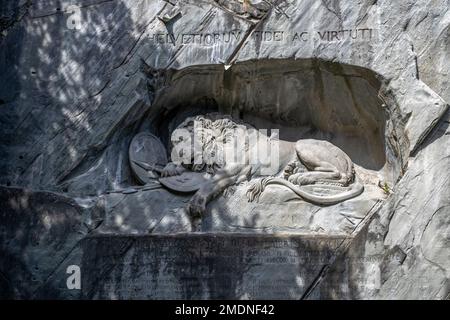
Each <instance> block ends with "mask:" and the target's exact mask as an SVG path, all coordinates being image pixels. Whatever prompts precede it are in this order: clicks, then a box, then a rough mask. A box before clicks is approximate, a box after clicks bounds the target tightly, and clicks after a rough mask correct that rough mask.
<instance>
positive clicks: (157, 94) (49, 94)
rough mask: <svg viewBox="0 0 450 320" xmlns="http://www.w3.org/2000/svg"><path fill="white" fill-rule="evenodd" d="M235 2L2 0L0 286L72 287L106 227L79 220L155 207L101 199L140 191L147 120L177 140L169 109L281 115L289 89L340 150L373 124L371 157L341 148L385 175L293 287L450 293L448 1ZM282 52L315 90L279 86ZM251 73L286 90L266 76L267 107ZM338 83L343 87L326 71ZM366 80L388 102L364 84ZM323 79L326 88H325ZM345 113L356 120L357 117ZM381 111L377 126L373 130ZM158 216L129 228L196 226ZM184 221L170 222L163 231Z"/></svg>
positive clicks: (28, 289)
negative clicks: (326, 256)
mask: <svg viewBox="0 0 450 320" xmlns="http://www.w3.org/2000/svg"><path fill="white" fill-rule="evenodd" d="M225 2H226V1H213V0H200V1H197V0H195V1H194V0H178V1H175V0H173V1H162V0H154V1H147V0H137V1H127V2H124V1H118V0H110V1H104V0H80V1H78V2H77V4H79V5H80V6H79V8H80V10H79V11H78V10H75V11H74V9H73V8H72V7H70V5H72V4H73V1H69V0H62V1H61V0H59V1H56V0H42V1H32V0H23V1H3V2H2V6H1V7H0V133H1V134H0V172H1V174H0V184H1V185H2V186H4V187H2V194H1V198H0V208H1V211H0V216H1V217H2V219H1V221H2V222H1V224H0V227H1V233H0V237H1V243H0V248H1V253H0V257H1V258H0V296H1V297H7V298H10V297H16V298H29V297H48V296H50V297H52V296H53V297H55V296H57V297H59V296H63V297H69V298H70V297H72V298H76V297H79V293H77V292H75V293H74V292H69V293H68V292H67V291H64V290H63V289H64V286H65V267H66V265H68V264H72V263H74V264H77V263H81V260H82V257H81V256H82V255H83V253H84V252H85V250H84V249H83V248H81V247H80V246H79V245H78V244H77V243H78V241H80V240H81V239H83V238H85V236H86V235H87V234H88V233H89V232H90V230H93V229H96V228H97V223H94V225H91V222H88V225H89V226H90V227H86V226H85V225H84V222H85V220H84V219H85V218H83V212H85V214H86V216H89V217H90V216H96V214H94V215H93V213H98V212H101V213H102V214H104V211H103V210H105V208H110V209H109V210H110V211H109V212H112V211H114V210H115V209H114V208H120V206H121V205H124V203H126V201H130V202H129V203H130V206H131V207H133V206H135V207H139V208H141V209H142V210H145V208H142V205H141V204H140V202H139V201H137V202H133V199H137V198H138V197H140V198H142V199H141V200H142V201H145V198H146V195H144V194H140V195H138V194H136V193H133V194H131V193H130V194H126V196H120V195H116V194H107V191H108V190H119V189H120V190H127V189H129V188H131V187H133V186H135V185H136V181H135V180H134V178H133V176H132V174H131V172H130V168H129V165H128V145H129V142H130V141H131V139H132V137H133V136H134V135H135V134H136V133H138V132H140V131H144V130H150V131H152V132H154V133H159V134H160V135H161V136H164V135H166V139H167V132H165V131H164V130H162V129H161V128H163V127H169V126H171V125H174V123H171V122H170V121H171V120H169V118H170V119H175V120H174V121H175V122H176V121H178V120H176V119H177V117H179V118H182V117H183V116H185V115H186V114H189V113H190V112H194V111H195V110H198V109H201V110H206V109H207V108H209V107H211V106H213V109H214V108H219V109H220V108H222V109H225V110H223V111H228V112H230V113H233V114H238V115H239V114H240V113H241V112H244V116H247V117H248V116H249V115H247V114H245V113H246V112H249V110H250V111H251V110H255V109H259V111H261V112H262V113H263V114H265V115H267V114H269V115H270V114H274V115H275V116H274V117H275V118H277V116H279V113H277V112H276V110H277V108H279V107H280V105H282V107H286V105H287V104H285V103H284V102H286V100H283V99H284V98H285V97H292V96H293V95H294V94H296V93H297V92H303V94H299V95H298V98H299V99H304V100H303V101H306V102H308V101H316V100H317V99H316V97H319V98H320V97H323V98H324V99H323V100H319V101H320V103H318V105H320V106H317V107H318V108H320V107H323V108H324V109H323V110H325V111H330V112H329V114H326V113H323V112H322V113H321V114H322V115H323V114H326V117H329V118H323V119H321V118H320V117H319V116H318V115H315V114H314V113H313V114H312V116H311V115H310V116H309V118H306V120H305V119H303V120H305V121H306V122H308V123H307V124H311V123H313V124H314V125H317V126H319V128H318V129H319V130H324V129H326V128H325V127H324V126H322V127H320V126H321V125H324V124H329V123H338V124H339V126H336V127H335V128H332V129H331V131H332V133H333V132H334V131H335V130H334V129H336V128H337V129H342V131H341V132H340V134H339V135H336V136H332V137H330V139H335V140H334V141H335V142H336V143H337V144H339V143H341V146H344V147H345V146H351V145H352V142H351V141H350V140H348V138H342V134H343V133H344V131H345V130H344V129H346V128H347V127H346V126H347V125H348V126H349V128H350V129H349V130H350V132H360V133H364V134H367V136H363V135H361V139H360V140H358V139H356V140H355V141H354V143H355V145H358V146H362V145H365V144H366V145H367V144H368V143H369V142H371V141H372V142H373V146H372V147H368V150H367V151H366V150H365V149H360V148H359V147H353V148H350V147H348V148H349V149H352V150H353V151H354V153H355V155H354V157H356V158H357V159H359V160H361V161H360V163H357V164H362V165H363V166H364V167H365V168H368V169H376V170H374V174H375V175H377V174H379V173H380V172H381V173H382V174H381V176H382V177H383V178H384V179H386V180H387V181H388V182H389V184H390V187H389V193H390V195H389V197H388V198H387V199H386V201H385V203H384V204H383V205H381V206H380V207H379V209H378V210H377V211H376V212H372V213H371V214H369V216H368V217H367V219H366V220H364V227H363V228H362V229H356V231H358V232H359V233H358V234H357V235H356V237H355V238H354V239H353V240H351V241H350V240H349V241H346V242H345V245H342V246H339V249H336V250H335V257H334V258H333V259H331V260H330V262H328V263H327V264H326V266H325V267H324V268H322V269H320V270H316V269H314V271H311V272H313V273H314V276H313V277H311V281H313V283H314V286H311V287H310V288H309V289H308V290H307V291H306V292H304V293H302V294H301V295H300V296H301V297H303V298H338V299H342V298H359V299H365V298H375V299H376V298H384V299H401V298H421V299H445V298H449V276H450V243H449V237H450V228H449V225H450V221H449V212H450V192H449V189H450V170H449V169H450V129H449V123H450V116H449V113H448V111H446V110H448V103H449V101H450V86H449V68H450V65H449V63H448V61H449V59H450V1H449V0H418V1H397V2H392V1H387V0H378V1H373V0H363V1H359V2H357V3H355V2H353V1H344V0H341V1H328V0H323V1H315V0H306V1H305V0H301V1H300V0H285V1H282V0H279V1H276V0H273V1H268V2H264V3H266V4H267V3H271V6H270V8H267V7H265V6H262V5H261V3H262V2H259V1H250V3H251V6H250V7H245V6H243V5H241V3H240V2H239V1H229V3H227V4H225ZM343 30H347V32H344V31H343ZM333 31H335V32H337V31H342V32H340V33H336V34H335V33H332V32H333ZM319 32H320V33H319ZM183 34H184V36H183ZM206 35H208V36H206ZM281 60H283V61H287V64H288V65H296V66H297V63H299V64H300V65H303V66H308V65H313V66H314V67H313V68H312V70H321V72H314V71H312V72H311V79H315V81H316V82H315V85H314V86H312V87H308V86H306V87H305V86H303V85H304V84H305V83H311V82H310V81H309V80H308V81H305V82H304V83H302V82H301V81H300V82H298V81H296V80H295V77H297V75H295V76H292V77H293V78H289V74H291V73H292V72H293V71H292V70H290V71H289V72H287V73H286V74H283V76H286V77H288V78H289V79H291V80H292V81H286V83H283V85H279V84H280V83H279V82H277V81H274V82H273V83H272V82H271V81H272V80H273V79H274V78H271V73H270V72H269V73H267V74H265V73H264V68H265V67H266V66H268V67H270V66H271V65H272V67H273V65H277V66H278V63H280V61H281ZM282 63H284V62H282ZM296 68H297V67H296ZM283 70H284V69H283ZM301 70H305V69H301ZM355 70H357V71H358V72H361V70H367V72H363V73H357V74H355V73H353V71H355ZM284 71H286V70H284ZM284 71H283V72H284ZM349 71H352V72H351V73H349ZM271 72H272V71H271ZM333 72H334V73H333ZM305 74H306V73H305ZM318 75H319V76H318ZM259 77H261V78H263V79H266V80H267V81H268V83H269V84H270V83H272V84H277V85H279V86H275V85H272V87H273V88H272V90H274V91H270V96H271V97H272V98H273V99H274V100H273V101H272V100H269V101H271V102H270V103H269V104H268V105H265V106H263V107H264V108H262V107H261V105H260V104H259V103H260V102H261V100H255V99H254V97H255V96H263V95H264V92H262V91H261V92H258V91H257V90H258V89H261V88H260V87H258V81H255V82H249V83H248V84H247V85H243V83H245V81H244V82H242V83H241V82H239V79H244V80H245V79H253V80H255V79H257V80H259ZM314 77H315V78H314ZM335 77H336V78H338V79H340V80H336V79H335V80H333V81H331V79H334V78H335ZM275 79H276V78H275ZM349 79H350V80H349ZM373 79H376V81H377V83H376V84H375V85H372V84H373ZM266 80H265V81H266ZM360 80H361V81H360ZM366 83H368V84H370V85H367V86H366ZM290 84H295V85H293V86H292V87H287V86H288V85H290ZM355 85H360V87H356V88H355ZM333 86H334V87H333ZM267 87H268V85H267V83H266V84H265V85H264V86H263V89H264V88H267ZM269 87H270V86H269ZM369 87H370V88H372V89H373V88H376V89H375V91H374V92H375V96H376V97H377V98H379V100H380V101H381V102H380V101H378V100H376V99H375V98H373V97H374V95H372V94H371V92H370V90H369V89H364V88H369ZM278 88H279V89H278ZM318 88H319V89H320V88H322V89H323V90H324V92H325V93H324V94H322V95H318V94H317V92H319V91H318ZM342 88H347V89H345V90H343V89H342ZM362 88H363V89H362ZM327 90H329V91H327ZM174 92H176V93H179V94H178V95H174V94H173V93H174ZM205 92H206V93H213V95H214V97H220V98H217V100H214V99H212V98H211V96H210V95H209V94H205ZM305 92H306V94H305ZM327 92H331V94H330V95H328V94H327ZM338 92H340V93H341V95H340V96H339V97H338V98H336V99H337V100H333V99H334V98H333V97H335V96H336V95H335V94H336V93H338ZM355 92H356V93H357V95H356V96H353V95H352V94H354V93H355ZM362 92H368V93H367V95H366V96H362V95H361V94H362ZM237 93H239V94H237ZM313 94H317V95H313ZM311 97H312V98H311ZM308 98H311V99H310V100H308ZM360 99H364V101H368V100H370V99H372V100H370V101H372V102H373V103H372V102H371V103H368V102H367V104H364V106H366V107H367V106H369V105H370V106H371V107H370V108H369V110H365V109H364V108H360V106H361V103H359V101H360ZM255 101H256V102H258V103H255ZM330 101H340V102H343V101H348V103H346V104H345V105H346V106H348V105H352V106H354V107H355V108H354V109H350V110H353V111H354V110H357V111H358V112H359V113H355V112H352V113H347V112H346V111H344V110H346V109H339V108H338V107H336V109H333V108H329V107H327V106H330V105H332V103H330ZM181 102H183V103H181ZM243 102H245V103H244V104H243ZM252 103H253V104H252ZM214 104H217V105H216V106H214ZM307 105H309V106H310V107H311V106H314V105H312V104H311V103H310V104H308V103H307ZM239 106H242V107H239ZM372 107H373V108H372ZM171 108H172V109H173V110H172V109H171ZM383 108H384V109H383ZM174 110H178V111H179V110H182V111H180V112H178V113H176V112H174ZM183 110H185V112H186V114H183V112H184V111H183ZM274 110H275V111H274ZM284 110H287V111H289V110H291V109H289V108H288V109H284ZM305 110H312V111H313V112H314V110H316V109H315V107H314V108H312V109H308V108H306V109H301V111H304V112H303V113H302V112H299V113H298V114H296V113H295V112H292V113H291V114H289V112H287V113H286V114H287V115H288V118H289V119H292V117H294V118H295V116H296V115H299V114H307V113H306V111H305ZM339 110H340V111H339ZM382 110H384V111H382ZM294 111H295V110H294ZM382 113H383V116H381V114H382ZM346 114H357V115H364V117H355V119H353V120H354V121H349V123H347V122H346V121H345V120H346V118H345V117H343V115H346ZM374 115H378V116H379V117H380V118H379V119H378V118H375V120H377V121H378V120H380V119H381V120H380V122H379V123H381V124H382V125H381V126H378V125H373V124H374V123H375V124H376V123H378V122H377V121H374V118H373V116H374ZM149 119H150V121H147V120H149ZM273 119H274V118H272V120H273ZM277 120H280V119H277ZM281 120H283V119H281ZM299 120H302V119H301V118H299ZM289 125H291V126H292V125H293V124H292V123H289ZM295 125H298V126H300V125H301V123H300V124H295ZM355 128H356V129H358V128H359V129H361V130H360V131H354V130H356V129H355ZM376 128H378V129H379V130H380V131H379V132H375V129H376ZM372 129H373V132H371V131H370V130H372ZM358 136H359V135H358ZM374 137H381V138H380V139H379V140H377V139H374ZM166 142H167V141H166ZM380 146H381V151H382V152H379V150H380V148H379V147H380ZM361 148H363V147H361ZM355 150H363V151H360V152H359V153H358V152H356V151H355ZM372 153H373V154H372ZM367 155H370V156H369V157H367ZM372 155H374V156H373V157H371V156H372ZM375 155H376V157H375ZM380 155H381V156H380ZM365 156H366V158H364V157H365ZM375 158H376V159H378V160H376V159H375ZM367 159H374V160H373V161H374V162H373V163H372V164H371V165H370V164H368V162H367V161H368V160H367ZM369 167H370V168H369ZM11 186H14V188H11ZM24 188H26V189H27V190H28V191H25V190H24ZM32 190H33V191H32ZM49 191H52V192H57V193H59V194H55V193H51V192H49ZM61 193H65V195H61ZM99 195H100V196H99ZM97 196H98V197H97ZM119 197H122V198H125V200H123V201H125V202H122V203H120V201H122V200H121V199H119ZM72 198H76V201H78V203H77V202H75V200H73V199H72ZM184 200H185V199H184ZM176 201H179V202H183V199H181V198H180V199H178V200H176ZM111 203H115V205H113V206H112V207H111ZM117 203H119V204H117ZM108 205H109V206H110V207H108ZM117 205H118V206H119V207H117ZM171 206H172V204H171V205H170V206H168V207H167V210H171V208H172V207H171ZM173 206H174V207H175V204H173ZM94 208H95V209H94ZM111 210H112V211H111ZM120 210H121V209H120ZM149 212H151V211H149ZM155 212H157V215H156V216H153V215H152V217H151V219H150V220H148V221H147V220H145V223H143V224H141V223H138V222H140V220H134V221H131V222H130V223H131V226H130V228H131V229H133V230H135V231H136V230H140V231H139V232H144V231H145V232H147V231H150V232H151V230H157V228H158V226H160V227H161V228H162V229H160V231H161V232H175V231H182V232H186V231H190V230H191V229H190V228H191V227H192V226H190V225H189V224H188V222H187V221H185V218H186V217H185V216H184V213H183V212H178V211H177V212H171V213H170V214H169V215H164V216H161V212H160V211H158V210H155ZM120 214H122V213H121V212H120ZM19 215H20V219H17V217H18V216H19ZM100 216H101V215H100ZM178 216H179V217H180V221H178V222H179V223H178V224H176V225H172V224H170V223H168V224H167V225H166V224H164V223H162V221H164V219H169V218H170V217H178ZM111 217H112V215H110V216H109V217H106V218H104V217H103V216H102V218H98V220H97V218H95V219H93V220H92V219H91V218H87V220H88V221H91V220H92V221H100V220H105V221H106V223H105V229H103V230H109V231H111V229H110V227H112V226H114V223H113V222H114V221H116V220H114V218H111ZM125 218H126V217H125ZM108 219H109V220H108ZM152 219H155V220H152ZM158 219H163V220H160V222H159V224H158V223H157V222H155V221H158ZM125 220H126V219H125ZM133 223H134V225H133ZM136 223H138V225H136ZM101 227H102V226H101ZM101 227H100V228H99V229H100V230H101V229H102V228H101ZM106 227H108V228H106ZM166 227H167V228H166ZM154 228H155V229H154ZM119 229H120V228H119ZM42 230H46V232H44V233H43V234H41V232H42ZM97 231H99V230H96V232H97ZM103 232H105V231H103ZM111 232H112V231H111ZM114 232H117V233H123V230H117V229H115V230H114ZM353 235H354V234H353ZM41 238H42V239H41ZM39 239H40V240H39ZM36 241H38V242H39V244H38V243H37V242H36ZM117 241H119V240H117ZM74 248H75V249H74ZM80 248H81V249H80ZM333 248H334V247H333ZM86 255H87V253H86ZM138 256H139V253H138ZM5 257H8V258H5ZM36 264H38V266H36ZM11 266H14V268H15V269H14V270H16V272H15V273H11V272H10V271H11V268H12V267H11ZM36 267H37V268H38V269H36V270H35V269H33V268H36ZM19 270H20V271H19ZM58 288H59V289H58ZM184 297H186V295H185V296H184ZM295 297H298V295H295Z"/></svg>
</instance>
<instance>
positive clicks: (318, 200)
mask: <svg viewBox="0 0 450 320" xmlns="http://www.w3.org/2000/svg"><path fill="white" fill-rule="evenodd" d="M270 184H275V185H283V186H285V187H287V188H289V189H291V190H292V191H294V192H295V193H296V194H297V195H298V196H299V197H301V198H302V199H304V200H306V201H308V202H311V203H314V204H317V205H332V204H336V203H339V202H342V201H345V200H348V199H351V198H354V197H357V196H359V195H360V194H361V193H362V192H363V191H364V186H363V185H362V184H361V183H360V182H359V181H358V180H356V181H355V183H353V184H352V185H350V186H349V187H347V188H346V191H344V192H342V193H339V194H335V195H330V196H319V195H314V194H311V193H309V192H307V191H305V190H302V189H301V188H300V187H299V186H297V185H295V184H293V183H291V182H289V181H287V180H285V179H282V178H273V177H269V178H263V179H261V180H258V181H256V182H255V183H254V184H253V185H251V186H250V187H249V188H248V190H247V198H248V201H250V202H253V201H254V200H255V199H256V200H258V199H259V197H260V195H261V194H262V193H263V191H264V189H265V188H266V187H267V186H268V185H270Z"/></svg>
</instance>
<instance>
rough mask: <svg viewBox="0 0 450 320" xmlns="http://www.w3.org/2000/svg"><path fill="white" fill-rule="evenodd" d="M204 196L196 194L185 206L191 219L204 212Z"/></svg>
mask: <svg viewBox="0 0 450 320" xmlns="http://www.w3.org/2000/svg"><path fill="white" fill-rule="evenodd" d="M206 198H207V197H206V195H204V194H200V193H196V194H194V195H193V196H192V198H191V200H190V201H189V203H188V204H187V211H188V213H189V214H190V215H191V216H192V217H200V216H202V215H203V213H205V211H206Z"/></svg>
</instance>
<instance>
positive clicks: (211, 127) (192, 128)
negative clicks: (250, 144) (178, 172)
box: [171, 113, 250, 173]
mask: <svg viewBox="0 0 450 320" xmlns="http://www.w3.org/2000/svg"><path fill="white" fill-rule="evenodd" d="M249 127H250V126H249V125H247V124H244V123H243V122H241V121H239V120H234V119H232V118H231V117H230V116H227V115H223V114H220V113H208V114H205V115H199V116H195V117H189V118H187V119H186V120H184V121H183V122H182V123H181V124H180V125H179V126H178V127H177V128H176V129H175V130H174V132H173V133H172V136H171V142H172V161H173V162H178V163H182V164H183V165H184V166H185V167H186V168H188V169H189V170H191V171H203V170H206V171H207V172H209V173H214V172H215V171H216V170H217V169H219V168H222V167H223V166H224V165H225V161H226V159H225V158H226V157H225V156H224V155H225V153H226V149H227V148H235V140H236V132H237V130H238V129H240V128H241V129H242V128H244V129H246V128H249ZM245 147H246V146H245Z"/></svg>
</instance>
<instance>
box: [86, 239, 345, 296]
mask: <svg viewBox="0 0 450 320" xmlns="http://www.w3.org/2000/svg"><path fill="white" fill-rule="evenodd" d="M91 241H92V243H91V244H89V245H87V246H86V250H92V252H96V254H95V255H92V259H91V258H89V256H90V255H89V254H88V255H87V256H86V257H87V259H85V261H84V262H83V266H84V267H83V268H84V269H88V270H87V271H85V274H87V276H86V277H87V278H86V282H85V285H86V287H83V288H85V291H84V294H85V295H86V294H87V295H88V296H89V297H90V298H101V299H103V298H108V299H109V298H112V299H114V298H129V299H135V298H147V299H207V298H214V299H220V298H228V299H229V298H253V299H254V298H260V299H265V298H269V299H270V298H273V299H275V298H285V299H288V298H300V297H301V296H302V294H303V293H304V291H305V290H306V289H307V287H308V286H309V285H310V284H311V282H312V281H313V280H314V279H315V277H316V276H317V274H318V273H319V272H320V270H321V269H322V268H323V266H324V265H325V264H328V263H329V262H330V259H331V258H332V256H333V252H334V251H335V250H336V248H337V247H338V246H339V244H340V243H341V242H342V241H343V238H328V239H321V238H317V239H316V238H311V239H301V238H299V237H297V238H295V237H294V238H292V237H290V238H276V237H262V236H238V237H227V236H206V235H202V236H180V237H164V236H158V237H141V238H136V239H135V240H134V242H133V243H132V244H131V247H130V248H129V249H128V250H127V251H126V252H125V253H124V254H117V253H115V252H111V251H110V252H109V253H108V251H107V250H103V249H102V248H103V246H104V247H105V249H106V247H107V245H108V244H109V246H111V247H117V248H120V247H123V245H121V244H120V243H117V244H116V243H114V242H116V241H117V242H120V239H119V240H117V239H114V238H112V240H111V239H110V240H108V238H103V239H102V238H100V239H92V240H91ZM111 241H112V242H111ZM105 271H107V272H105Z"/></svg>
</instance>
